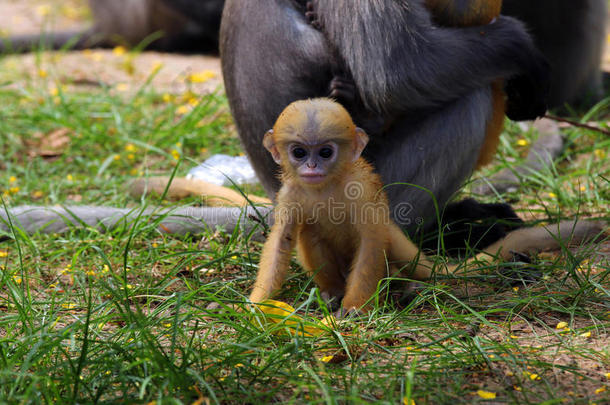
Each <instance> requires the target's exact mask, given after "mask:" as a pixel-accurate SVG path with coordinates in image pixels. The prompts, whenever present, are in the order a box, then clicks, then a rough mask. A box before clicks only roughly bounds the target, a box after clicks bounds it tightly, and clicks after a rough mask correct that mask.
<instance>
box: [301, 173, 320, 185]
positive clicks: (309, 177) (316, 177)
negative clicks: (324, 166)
mask: <svg viewBox="0 0 610 405" xmlns="http://www.w3.org/2000/svg"><path fill="white" fill-rule="evenodd" d="M325 178H326V175H324V174H318V173H306V174H301V180H303V182H304V183H307V184H318V183H321V182H322V181H324V179H325Z"/></svg>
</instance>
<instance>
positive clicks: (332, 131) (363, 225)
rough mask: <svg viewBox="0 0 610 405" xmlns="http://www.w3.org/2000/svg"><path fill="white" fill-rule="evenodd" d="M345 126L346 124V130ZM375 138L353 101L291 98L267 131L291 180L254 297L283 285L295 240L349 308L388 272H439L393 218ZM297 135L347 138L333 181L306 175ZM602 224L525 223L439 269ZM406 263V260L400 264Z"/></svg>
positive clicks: (502, 256) (286, 181)
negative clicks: (295, 150) (374, 155)
mask: <svg viewBox="0 0 610 405" xmlns="http://www.w3.org/2000/svg"><path fill="white" fill-rule="evenodd" d="M337 128H343V130H342V131H339V132H341V133H338V132H337ZM367 139H368V138H367V137H366V135H365V134H364V133H363V132H362V131H361V130H359V129H358V128H356V127H355V126H354V124H353V122H352V120H351V117H350V116H349V114H348V113H347V112H346V111H345V109H344V108H343V107H341V106H340V105H339V104H337V103H335V102H333V101H330V100H328V99H314V100H307V101H297V102H295V103H293V104H291V105H290V106H289V107H287V109H286V110H285V112H284V113H282V115H281V116H280V118H279V119H278V122H277V123H276V125H275V126H274V129H273V131H270V132H269V133H268V134H267V135H266V136H265V141H264V143H265V147H267V149H269V150H270V152H271V153H272V154H273V155H274V156H278V155H279V156H281V158H280V159H279V163H280V165H281V168H282V172H283V174H282V181H283V184H282V187H281V189H280V191H279V192H278V195H277V206H276V209H275V223H274V225H273V227H272V229H271V233H270V235H269V238H268V240H267V242H266V243H265V246H264V248H263V252H262V256H261V261H260V264H259V272H258V276H257V279H256V282H255V284H254V287H253V290H252V293H251V295H250V300H251V301H252V302H261V301H264V300H265V299H267V298H269V297H270V296H271V295H272V294H273V293H274V292H275V291H276V290H278V289H279V288H280V287H281V285H282V282H283V281H284V278H285V276H286V272H287V270H288V268H289V264H290V258H291V254H292V253H291V252H292V250H293V248H295V247H296V250H297V253H298V258H299V262H300V263H301V265H302V266H303V267H304V268H305V270H306V271H307V272H308V273H309V274H310V275H312V276H313V278H314V281H315V282H316V284H317V285H318V287H319V288H320V291H321V293H322V295H323V296H325V297H343V301H342V306H343V308H344V309H345V310H352V309H365V310H366V309H368V308H369V307H370V302H369V300H370V298H371V297H372V296H373V295H374V293H375V291H376V289H377V286H378V284H379V282H380V281H381V280H382V279H383V278H384V277H385V276H388V275H392V276H397V275H400V276H403V277H410V278H414V279H417V280H426V279H428V278H430V277H431V276H432V274H433V272H434V267H435V266H434V263H433V262H431V261H430V260H429V259H428V258H427V257H426V256H425V255H424V254H423V253H421V252H420V251H419V249H418V248H417V247H416V246H415V245H414V244H413V243H412V242H411V241H410V240H409V239H408V238H407V237H406V236H405V235H404V233H403V232H402V230H401V229H400V228H399V227H398V226H397V225H396V224H395V223H394V222H392V221H391V219H390V212H389V207H388V200H387V197H386V195H385V192H384V191H383V184H382V182H381V179H380V178H379V176H378V175H377V174H375V173H374V171H373V167H372V166H371V165H370V164H368V163H367V162H366V161H364V159H362V158H360V157H359V156H360V153H361V151H362V149H363V148H364V145H365V144H366V140H367ZM290 140H296V141H298V142H299V143H300V142H303V143H304V145H307V146H311V145H314V146H312V148H315V145H317V144H325V143H327V142H329V141H331V140H336V141H337V140H338V141H340V142H342V144H341V146H340V147H339V149H340V150H339V151H338V159H339V160H338V161H337V162H336V164H334V165H333V166H331V167H329V168H328V171H329V173H328V179H327V180H326V181H325V182H323V183H321V184H319V185H316V186H312V185H311V184H309V183H306V182H303V181H302V180H301V178H300V177H299V174H298V170H297V167H293V165H296V166H298V165H302V163H298V162H297V163H294V162H293V161H290V160H289V155H288V150H289V148H290V144H289V143H287V142H289V141H290ZM312 156H313V155H312ZM407 158H408V157H407ZM599 230H600V227H599V226H597V225H596V224H593V223H590V224H586V223H585V225H584V226H583V225H582V224H578V226H577V225H575V224H574V223H571V222H568V223H563V224H561V227H560V229H559V232H560V234H561V235H558V234H557V233H555V234H554V233H553V232H551V231H549V230H548V229H544V228H530V229H522V230H518V231H516V232H515V233H511V234H509V235H508V236H507V237H506V238H505V239H504V240H502V241H499V242H497V243H495V244H494V245H492V246H490V247H489V248H487V249H486V250H485V251H483V252H482V253H480V254H479V255H477V256H476V257H474V258H472V259H470V260H468V261H466V262H464V263H462V264H459V265H453V266H445V265H442V266H441V267H440V268H439V271H440V272H441V273H459V272H462V271H463V270H464V269H465V268H467V266H468V265H471V264H475V263H476V262H478V261H480V260H484V259H489V258H492V259H499V260H506V259H510V258H511V256H512V254H513V253H512V252H514V251H522V250H524V249H526V250H537V249H543V248H549V247H556V246H559V245H560V243H561V244H567V243H568V242H570V241H572V242H576V243H580V242H581V241H582V240H585V239H586V238H588V237H590V236H591V235H593V234H595V233H596V232H599ZM573 233H574V234H575V235H574V237H573V238H572V239H570V238H571V237H572V234H573ZM559 236H561V238H563V239H561V238H559ZM404 265H407V266H404ZM400 266H404V268H402V269H400V272H399V271H398V269H399V267H400Z"/></svg>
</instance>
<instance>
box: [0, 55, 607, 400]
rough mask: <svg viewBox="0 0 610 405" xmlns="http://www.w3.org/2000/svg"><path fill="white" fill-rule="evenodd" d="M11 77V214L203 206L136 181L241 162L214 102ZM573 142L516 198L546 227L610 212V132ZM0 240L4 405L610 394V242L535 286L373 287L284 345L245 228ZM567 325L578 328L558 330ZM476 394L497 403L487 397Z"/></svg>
mask: <svg viewBox="0 0 610 405" xmlns="http://www.w3.org/2000/svg"><path fill="white" fill-rule="evenodd" d="M1 62H2V61H0V63H1ZM51 76H52V75H51ZM0 83H2V85H1V86H0V99H1V100H2V108H1V110H0V134H1V136H0V153H1V154H2V160H1V161H0V189H1V191H0V195H2V196H3V197H2V198H3V204H5V205H6V206H7V207H10V206H17V205H22V204H32V203H34V204H45V205H53V204H70V203H78V204H99V205H108V206H118V207H125V206H127V207H133V208H136V209H137V208H138V207H144V206H151V205H167V206H176V205H178V204H181V205H182V204H185V203H186V204H196V203H197V201H195V200H189V201H187V202H184V201H182V202H180V203H176V202H170V201H161V200H159V199H155V198H152V197H147V198H146V199H145V200H142V201H139V200H134V199H132V198H131V197H129V195H128V193H127V187H126V184H128V182H129V181H130V180H132V179H133V178H134V177H137V176H141V175H155V174H162V175H169V174H171V173H172V172H174V171H175V172H176V174H177V175H184V174H185V173H186V171H187V170H188V169H189V168H190V167H191V166H192V165H194V164H195V162H199V161H201V160H202V159H204V158H205V157H207V156H208V155H210V154H213V153H219V152H222V153H229V154H237V153H239V152H240V146H239V142H238V139H237V137H236V135H235V129H234V127H233V125H232V122H231V119H230V115H229V113H228V106H227V101H226V98H225V97H224V95H223V94H222V93H221V92H219V93H217V94H211V95H206V96H203V97H201V100H200V103H199V104H198V105H197V106H196V107H195V108H194V109H193V110H192V111H191V112H189V113H187V114H180V113H178V110H179V109H180V107H181V105H183V104H184V103H185V102H186V101H187V99H188V98H189V97H190V96H188V95H187V96H186V97H182V95H177V97H176V98H175V99H174V100H169V101H168V98H167V97H164V96H163V94H162V93H160V92H157V91H155V89H154V88H153V87H152V86H149V85H144V86H143V87H141V88H139V89H135V91H130V92H121V91H117V89H116V88H104V87H100V88H94V89H82V88H79V87H73V86H68V87H66V88H65V89H62V88H60V89H59V90H58V91H57V92H56V91H54V90H52V89H51V90H49V87H53V86H54V84H53V83H54V82H53V80H52V79H51V78H50V77H44V78H41V77H35V78H33V77H25V78H24V77H23V76H22V75H20V74H19V72H15V71H11V72H3V73H2V74H0ZM60 87H61V86H60ZM182 112H183V111H182ZM593 118H598V119H599V122H600V124H601V125H605V124H604V122H605V121H606V120H607V117H602V116H601V115H596V116H594V117H593ZM62 128H65V129H67V130H68V131H66V133H67V137H68V140H67V141H66V142H65V144H63V145H62V146H61V147H60V148H59V152H58V156H57V157H56V158H54V159H43V158H42V157H41V156H39V154H38V153H37V152H36V145H35V142H34V145H33V146H32V143H31V142H30V143H28V141H32V140H35V139H36V137H40V136H39V135H37V134H48V133H50V132H52V131H55V130H58V129H62ZM535 136H536V135H535V134H533V133H527V134H524V135H523V134H521V131H520V130H519V129H518V127H517V126H516V125H509V127H508V133H507V134H505V135H504V137H503V139H502V147H501V154H500V156H501V157H500V159H499V160H498V163H496V164H495V165H493V166H492V167H491V168H489V169H486V171H488V172H492V171H495V170H498V169H500V168H502V167H505V166H506V165H509V164H512V160H513V159H514V160H519V159H520V157H521V156H522V155H523V153H524V152H525V151H526V149H527V146H519V145H518V144H517V143H516V140H517V139H519V138H523V139H525V140H526V141H527V142H526V143H531V142H532V141H533V139H534V138H535ZM566 136H567V138H568V148H567V150H566V152H565V155H564V156H563V158H562V159H560V160H559V161H558V163H557V164H556V165H555V167H554V168H553V169H552V170H549V171H548V172H544V173H539V174H534V175H532V176H530V178H529V179H527V183H526V185H525V186H524V187H523V188H522V189H521V190H520V192H519V193H518V194H513V195H510V196H509V197H508V198H509V199H511V200H512V201H513V202H515V201H517V200H518V204H517V205H518V206H519V207H521V208H522V212H523V214H528V213H533V216H534V217H536V218H537V219H541V220H556V219H558V218H561V217H570V216H574V215H580V216H605V217H606V218H607V215H608V212H607V210H608V206H609V203H610V194H609V193H610V191H609V190H610V187H609V184H608V179H609V178H610V167H609V165H608V163H607V157H605V156H604V153H608V152H607V151H608V150H609V149H610V139H609V138H608V137H605V136H603V135H601V134H598V133H596V132H592V131H585V130H582V129H568V130H566ZM176 158H178V159H176ZM258 191H260V190H258ZM496 200H497V199H496V197H490V198H489V201H496ZM2 236H5V237H6V240H5V241H4V242H0V269H1V270H0V402H6V403H110V402H120V401H125V402H136V403H149V402H151V401H157V402H156V403H158V404H160V403H170V404H171V403H194V402H195V401H200V402H198V403H206V401H209V403H255V402H258V403H268V402H281V403H305V402H309V403H329V404H331V403H371V402H380V403H391V404H397V403H403V401H405V402H404V403H408V401H407V398H409V399H413V400H414V401H415V403H417V404H444V403H478V402H480V403H486V402H487V403H520V404H538V403H546V404H555V403H574V404H589V403H598V404H602V403H608V402H607V401H609V400H610V396H609V395H610V385H609V381H610V376H606V373H610V344H609V342H610V340H609V333H610V330H609V329H610V287H609V284H610V283H609V282H608V280H609V278H610V265H609V264H608V259H607V252H608V247H607V246H608V245H607V244H606V245H605V248H604V251H605V254H606V256H605V257H603V256H601V257H600V256H597V255H595V254H594V252H593V251H592V249H591V248H588V249H581V250H568V249H564V250H563V251H562V252H560V253H558V254H553V255H549V254H547V255H541V256H540V257H539V258H537V260H536V262H535V264H534V265H533V267H535V269H536V270H538V271H540V272H541V277H540V278H539V279H538V280H537V281H535V282H533V283H530V284H527V285H524V284H516V285H510V286H508V285H505V284H502V276H501V275H499V274H498V273H497V272H495V271H494V270H491V271H489V272H487V273H486V274H485V275H481V276H469V277H465V278H464V279H463V280H462V281H461V283H460V287H459V288H455V287H454V288H450V287H448V286H446V285H444V284H443V283H442V282H438V283H431V284H429V285H425V286H423V287H422V289H421V290H419V291H418V293H417V294H416V295H415V296H414V299H413V300H412V301H411V302H410V303H408V304H406V305H400V304H398V303H396V302H393V301H391V300H385V299H384V298H383V297H384V294H380V296H379V297H378V298H379V299H378V303H377V304H376V307H375V310H374V311H373V312H372V313H371V314H370V315H368V316H364V317H361V318H357V319H350V320H347V321H345V322H344V323H342V324H340V326H339V328H338V330H335V331H329V332H326V333H323V334H322V335H321V336H318V337H307V336H302V335H299V334H297V335H293V336H290V335H286V334H285V333H284V334H282V333H275V332H278V330H277V329H278V328H279V329H280V331H281V330H282V329H283V326H282V324H280V326H278V327H277V328H276V329H273V328H270V329H269V328H267V330H264V328H261V327H260V325H258V324H257V323H256V322H252V319H251V318H250V316H249V315H248V314H247V313H245V312H236V311H235V310H234V307H233V305H232V304H239V303H243V302H244V300H245V297H246V296H247V294H248V291H249V288H250V286H251V284H252V282H253V278H254V276H255V274H256V270H257V263H258V259H259V255H260V247H261V246H260V244H259V243H256V242H252V241H249V240H248V239H247V235H241V234H232V235H227V234H225V233H223V232H213V233H210V234H208V235H204V237H203V239H201V238H200V237H186V238H178V237H172V236H167V235H163V234H161V233H159V232H158V231H156V230H155V226H154V223H152V224H151V223H148V222H147V221H146V220H144V219H142V220H141V221H137V222H136V223H135V224H133V226H131V227H122V228H118V229H115V230H113V231H111V232H108V233H100V232H98V231H95V230H73V231H71V232H68V233H67V234H63V235H34V236H28V235H25V234H24V233H22V232H20V231H19V229H14V230H13V231H11V232H7V233H5V234H3V235H2ZM293 270H294V271H293V272H292V276H291V278H290V279H289V280H288V282H287V283H286V285H285V287H284V288H283V290H282V293H281V295H280V296H279V297H278V299H280V300H283V301H286V302H289V303H291V304H292V305H294V307H296V308H297V309H298V313H299V315H301V316H303V317H305V318H306V319H309V320H311V321H312V322H313V321H316V320H319V319H321V318H322V317H323V316H324V313H323V311H321V310H320V309H319V306H318V298H317V294H316V291H315V290H314V289H313V287H314V285H313V283H312V281H311V280H310V279H309V278H307V277H306V276H305V275H304V274H303V272H302V270H301V269H300V268H299V267H298V265H296V263H295V264H294V266H293ZM384 286H385V284H384ZM384 286H382V287H384ZM218 305H219V306H220V308H217V306H218ZM559 322H566V323H567V325H568V328H569V330H568V329H566V328H561V329H557V328H556V326H557V324H558V323H559ZM588 332H590V333H591V335H590V337H586V336H587V335H584V336H581V335H583V334H586V333H588ZM331 356H332V357H331ZM329 359H330V361H328V360H329ZM602 388H606V391H605V392H603V391H601V389H602ZM478 390H485V391H489V392H493V393H495V394H497V397H496V399H495V400H491V402H490V401H488V400H485V399H483V398H482V397H480V396H479V395H478V394H477V391H478ZM596 390H597V391H598V392H597V393H596Z"/></svg>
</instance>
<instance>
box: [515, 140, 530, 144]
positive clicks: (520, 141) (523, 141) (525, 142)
mask: <svg viewBox="0 0 610 405" xmlns="http://www.w3.org/2000/svg"><path fill="white" fill-rule="evenodd" d="M529 144H530V143H529V142H528V141H527V139H519V140H518V141H517V145H519V146H527V145H529Z"/></svg>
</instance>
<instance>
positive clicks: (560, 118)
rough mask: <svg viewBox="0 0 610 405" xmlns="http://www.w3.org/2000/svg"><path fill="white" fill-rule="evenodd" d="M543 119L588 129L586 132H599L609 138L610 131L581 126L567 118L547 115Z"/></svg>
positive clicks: (591, 126)
mask: <svg viewBox="0 0 610 405" xmlns="http://www.w3.org/2000/svg"><path fill="white" fill-rule="evenodd" d="M545 118H548V119H550V120H553V121H558V122H565V123H566V124H570V125H572V126H574V127H578V128H584V129H588V130H591V131H595V132H599V133H602V134H604V135H607V136H610V131H608V130H607V129H603V128H598V127H594V126H593V125H588V124H583V123H581V122H578V121H573V120H569V119H567V118H562V117H557V116H555V115H549V114H547V115H545Z"/></svg>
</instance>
